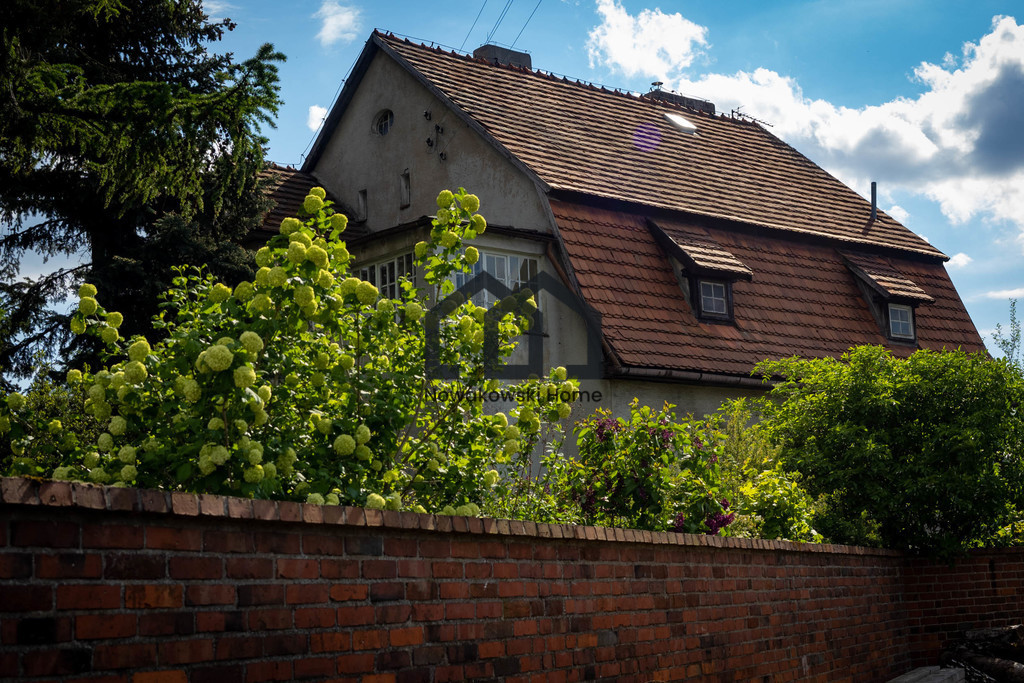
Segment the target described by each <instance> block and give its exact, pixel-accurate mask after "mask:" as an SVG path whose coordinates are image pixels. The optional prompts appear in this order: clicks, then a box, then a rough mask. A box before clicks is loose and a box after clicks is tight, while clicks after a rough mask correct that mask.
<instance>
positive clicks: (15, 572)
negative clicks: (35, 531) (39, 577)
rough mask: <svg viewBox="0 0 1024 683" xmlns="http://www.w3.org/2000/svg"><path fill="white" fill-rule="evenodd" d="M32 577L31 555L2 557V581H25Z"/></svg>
mask: <svg viewBox="0 0 1024 683" xmlns="http://www.w3.org/2000/svg"><path fill="white" fill-rule="evenodd" d="M30 576H32V555H31V554H30V553H4V554H2V555H0V579H25V578H28V577H30Z"/></svg>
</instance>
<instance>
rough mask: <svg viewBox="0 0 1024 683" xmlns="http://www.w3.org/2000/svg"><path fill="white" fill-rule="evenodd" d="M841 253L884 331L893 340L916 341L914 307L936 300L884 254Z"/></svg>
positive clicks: (872, 313)
mask: <svg viewBox="0 0 1024 683" xmlns="http://www.w3.org/2000/svg"><path fill="white" fill-rule="evenodd" d="M839 253H840V255H842V257H843V260H844V261H845V262H846V267H847V268H849V269H850V272H851V273H853V275H854V279H855V280H856V282H857V286H858V287H859V288H860V290H861V293H862V294H863V295H864V300H865V301H866V302H867V304H868V308H870V309H871V315H873V316H874V318H875V321H876V322H877V323H878V326H879V327H880V328H881V332H882V334H884V335H885V337H886V338H887V339H889V340H891V341H896V342H909V343H911V344H913V343H915V342H916V341H917V331H916V329H915V328H916V325H915V323H914V311H915V309H916V308H917V307H918V306H921V305H926V304H930V303H932V302H933V301H935V300H934V299H933V298H932V297H931V296H929V295H928V293H927V292H925V291H924V290H923V289H921V288H920V287H918V286H917V284H916V283H915V282H914V281H913V280H911V279H910V278H908V277H907V276H906V275H904V274H903V273H901V272H900V271H899V270H898V269H897V268H896V266H894V265H893V264H892V262H891V261H889V259H887V258H885V257H883V256H878V255H875V254H864V253H860V252H852V251H841V252H839Z"/></svg>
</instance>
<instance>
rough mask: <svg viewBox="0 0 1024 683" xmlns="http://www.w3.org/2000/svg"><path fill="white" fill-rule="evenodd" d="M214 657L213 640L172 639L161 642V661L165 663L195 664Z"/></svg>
mask: <svg viewBox="0 0 1024 683" xmlns="http://www.w3.org/2000/svg"><path fill="white" fill-rule="evenodd" d="M212 659H213V640H210V639H208V638H206V639H202V640H171V641H165V642H162V643H160V661H161V662H162V663H164V664H193V663H195V662H208V661H210V660H212Z"/></svg>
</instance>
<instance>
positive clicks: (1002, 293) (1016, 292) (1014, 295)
mask: <svg viewBox="0 0 1024 683" xmlns="http://www.w3.org/2000/svg"><path fill="white" fill-rule="evenodd" d="M982 296H983V297H984V298H986V299H1020V298H1021V297H1024V287H1018V288H1017V289H999V290H996V291H994V292H985V293H984V294H982Z"/></svg>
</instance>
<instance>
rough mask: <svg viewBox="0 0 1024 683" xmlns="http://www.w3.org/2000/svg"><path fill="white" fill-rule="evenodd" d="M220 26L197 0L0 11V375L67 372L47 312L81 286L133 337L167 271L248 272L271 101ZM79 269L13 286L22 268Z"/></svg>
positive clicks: (260, 58)
mask: <svg viewBox="0 0 1024 683" xmlns="http://www.w3.org/2000/svg"><path fill="white" fill-rule="evenodd" d="M233 27H234V25H233V24H232V23H231V22H230V20H222V21H217V22H213V21H211V20H210V19H209V17H208V16H207V15H206V14H205V13H204V12H203V8H202V3H201V0H5V2H3V3H0V223H2V225H3V227H2V232H0V371H2V373H3V375H4V376H5V379H7V380H10V379H12V378H17V377H25V376H27V375H28V374H29V373H30V372H31V368H32V366H33V364H34V362H35V356H36V354H37V353H39V352H40V351H43V352H49V353H51V354H52V353H54V352H61V353H62V354H64V357H65V358H69V357H71V356H74V357H76V358H77V359H78V361H79V362H80V361H81V360H82V359H83V358H88V357H89V356H90V353H91V351H92V349H88V348H83V347H81V346H79V347H74V346H69V344H70V343H71V335H70V334H69V333H68V332H69V331H68V326H67V320H68V318H67V316H66V315H62V314H60V313H58V312H56V311H55V309H54V304H58V303H59V302H60V300H61V299H63V298H64V297H65V296H67V295H69V294H70V293H71V292H72V291H73V289H74V288H75V287H76V286H77V284H78V283H80V282H81V281H83V280H84V279H86V278H87V279H88V280H89V281H90V282H93V283H95V284H96V286H97V287H98V288H99V290H100V292H101V295H102V296H104V297H106V298H107V299H108V300H109V301H110V302H111V306H116V308H117V310H119V311H122V312H123V313H124V315H125V322H124V326H123V327H122V330H121V332H122V335H123V336H129V335H131V334H133V333H135V332H142V331H148V329H149V324H150V316H151V315H152V314H153V313H154V312H155V311H156V310H157V298H156V295H157V293H158V292H160V291H163V290H164V289H166V288H167V285H168V284H169V281H170V278H171V267H172V266H173V265H178V264H182V263H192V264H199V263H208V264H209V265H210V267H211V269H212V271H213V272H215V273H217V274H218V275H219V276H220V277H223V278H225V279H226V280H229V281H230V280H232V279H240V278H241V277H242V276H243V275H244V274H246V273H247V268H248V266H247V265H245V264H247V262H248V259H246V258H244V252H243V251H242V250H241V248H240V247H238V246H237V244H238V240H239V239H240V237H241V236H242V235H244V234H245V233H246V232H248V231H249V230H250V229H251V228H252V227H255V226H256V225H257V224H258V223H259V220H260V217H261V215H262V213H263V210H264V209H265V207H266V199H265V198H264V197H263V194H262V192H261V191H260V182H259V178H258V174H259V171H260V170H261V168H262V165H263V156H264V146H265V143H266V140H265V138H263V137H262V136H261V135H260V126H261V125H271V126H272V125H273V119H272V117H273V115H274V114H276V112H277V108H278V105H279V104H280V100H279V97H278V90H279V88H278V86H277V66H276V63H277V62H279V61H282V60H283V59H284V57H283V55H281V54H279V53H276V52H275V51H274V49H273V47H272V46H270V45H264V46H263V47H261V48H260V49H259V50H258V51H257V53H256V55H255V56H253V57H252V58H251V59H248V60H245V61H242V62H236V61H235V60H234V58H233V56H232V55H231V54H230V53H227V54H218V53H215V52H212V51H211V47H210V46H211V45H212V44H214V43H216V42H217V41H219V40H220V39H221V38H222V37H223V35H224V32H225V31H228V30H231V29H232V28H233ZM30 252H35V253H38V254H41V255H42V256H44V257H57V258H60V257H72V259H73V260H79V259H80V260H81V264H80V265H71V266H66V267H62V268H58V269H56V270H54V271H53V272H52V273H49V274H47V275H45V276H41V277H38V278H35V279H25V278H22V279H21V280H20V281H16V277H17V276H18V270H19V265H20V263H21V262H22V260H23V259H24V257H25V256H26V254H27V253H30Z"/></svg>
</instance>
